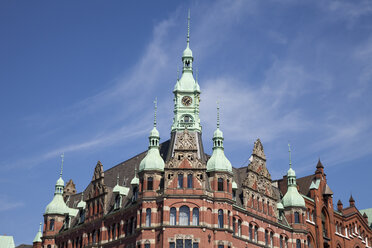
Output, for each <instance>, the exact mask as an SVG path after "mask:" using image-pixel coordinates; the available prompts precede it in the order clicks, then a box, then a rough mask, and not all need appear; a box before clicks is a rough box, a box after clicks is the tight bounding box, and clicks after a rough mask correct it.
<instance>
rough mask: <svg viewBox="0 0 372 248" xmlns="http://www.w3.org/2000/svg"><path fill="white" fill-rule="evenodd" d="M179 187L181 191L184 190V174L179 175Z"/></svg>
mask: <svg viewBox="0 0 372 248" xmlns="http://www.w3.org/2000/svg"><path fill="white" fill-rule="evenodd" d="M177 187H178V188H179V189H182V188H183V174H182V173H181V174H178V185H177Z"/></svg>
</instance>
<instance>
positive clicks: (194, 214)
mask: <svg viewBox="0 0 372 248" xmlns="http://www.w3.org/2000/svg"><path fill="white" fill-rule="evenodd" d="M192 225H193V226H199V209H198V208H194V209H193V210H192Z"/></svg>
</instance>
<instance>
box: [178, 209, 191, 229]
mask: <svg viewBox="0 0 372 248" xmlns="http://www.w3.org/2000/svg"><path fill="white" fill-rule="evenodd" d="M180 225H182V226H189V225H190V209H189V207H188V206H182V207H180Z"/></svg>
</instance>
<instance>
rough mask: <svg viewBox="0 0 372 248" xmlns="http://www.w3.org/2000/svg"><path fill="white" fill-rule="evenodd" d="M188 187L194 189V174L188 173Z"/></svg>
mask: <svg viewBox="0 0 372 248" xmlns="http://www.w3.org/2000/svg"><path fill="white" fill-rule="evenodd" d="M187 188H188V189H192V174H188V175H187Z"/></svg>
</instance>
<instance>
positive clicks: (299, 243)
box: [296, 239, 301, 248]
mask: <svg viewBox="0 0 372 248" xmlns="http://www.w3.org/2000/svg"><path fill="white" fill-rule="evenodd" d="M296 248H301V240H299V239H297V240H296Z"/></svg>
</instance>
